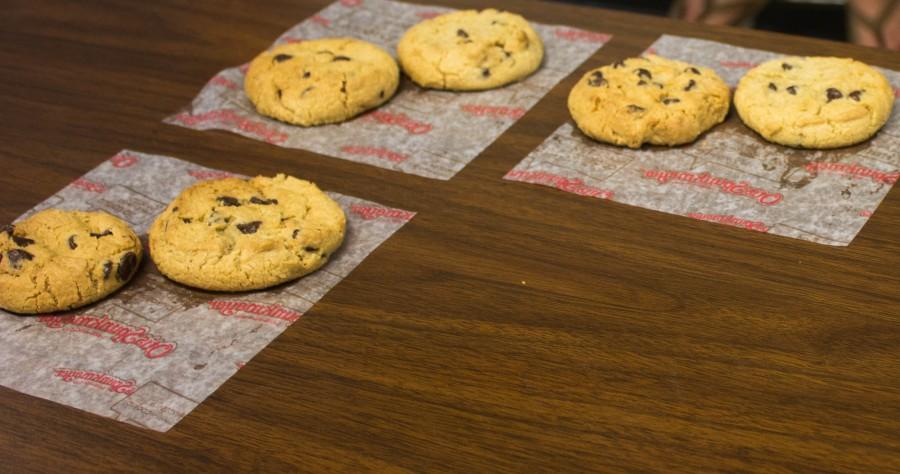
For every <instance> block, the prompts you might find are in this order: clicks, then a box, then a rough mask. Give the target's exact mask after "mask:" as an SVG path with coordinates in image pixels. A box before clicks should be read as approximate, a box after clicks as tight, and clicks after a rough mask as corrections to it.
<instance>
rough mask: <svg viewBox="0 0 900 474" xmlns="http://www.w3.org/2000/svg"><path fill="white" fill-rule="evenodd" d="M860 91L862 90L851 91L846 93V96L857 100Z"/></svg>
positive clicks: (860, 93) (860, 94)
mask: <svg viewBox="0 0 900 474" xmlns="http://www.w3.org/2000/svg"><path fill="white" fill-rule="evenodd" d="M862 93H863V91H853V92H851V93H849V94H847V97H849V98H851V99H853V100H855V101H857V102H859V98H860V96H862Z"/></svg>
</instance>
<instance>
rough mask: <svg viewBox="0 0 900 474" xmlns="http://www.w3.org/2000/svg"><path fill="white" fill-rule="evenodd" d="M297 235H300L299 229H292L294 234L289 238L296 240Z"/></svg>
mask: <svg viewBox="0 0 900 474" xmlns="http://www.w3.org/2000/svg"><path fill="white" fill-rule="evenodd" d="M299 233H300V229H294V233H293V234H291V238H292V239H296V238H297V234H299Z"/></svg>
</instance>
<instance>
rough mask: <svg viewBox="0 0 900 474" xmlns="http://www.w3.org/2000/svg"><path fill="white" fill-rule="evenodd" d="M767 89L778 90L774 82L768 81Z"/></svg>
mask: <svg viewBox="0 0 900 474" xmlns="http://www.w3.org/2000/svg"><path fill="white" fill-rule="evenodd" d="M769 90H771V91H777V90H778V86H776V85H775V83H774V82H770V83H769Z"/></svg>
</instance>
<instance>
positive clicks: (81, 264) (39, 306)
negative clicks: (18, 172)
mask: <svg viewBox="0 0 900 474" xmlns="http://www.w3.org/2000/svg"><path fill="white" fill-rule="evenodd" d="M142 255H143V252H142V249H141V241H140V240H139V239H138V237H137V235H135V234H134V231H132V230H131V228H130V227H129V226H128V224H126V223H125V222H123V221H122V220H121V219H119V218H117V217H114V216H112V215H110V214H107V213H105V212H80V211H63V210H59V209H47V210H45V211H41V212H38V213H37V214H34V215H33V216H31V217H29V218H27V219H25V220H23V221H21V222H19V223H17V224H15V225H8V226H5V227H3V228H2V230H0V288H2V289H3V291H0V308H3V309H6V310H9V311H13V312H16V313H23V314H35V313H49V312H53V311H61V310H67V309H73V308H77V307H80V306H84V305H86V304H88V303H92V302H94V301H97V300H99V299H101V298H103V297H105V296H106V295H108V294H110V293H112V292H113V291H116V290H117V289H119V287H121V286H122V285H124V284H125V283H126V282H127V281H128V280H130V279H131V276H132V275H134V272H135V270H136V269H137V267H138V265H140V262H141V256H142Z"/></svg>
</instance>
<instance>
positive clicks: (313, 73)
mask: <svg viewBox="0 0 900 474" xmlns="http://www.w3.org/2000/svg"><path fill="white" fill-rule="evenodd" d="M399 79H400V71H399V68H398V67H397V63H396V61H394V58H392V57H391V56H390V55H389V54H388V53H387V52H385V51H384V50H383V49H381V48H379V47H378V46H375V45H374V44H371V43H367V42H365V41H360V40H357V39H353V38H328V39H319V40H311V41H303V42H301V43H290V44H284V45H281V46H276V47H275V48H272V49H271V50H269V51H266V52H264V53H262V54H260V55H259V56H257V57H256V58H255V59H254V60H253V61H252V62H251V63H250V68H249V69H248V70H247V76H246V77H245V79H244V91H245V92H246V93H247V97H248V98H249V99H250V101H251V102H253V105H254V106H256V110H257V111H258V112H259V113H261V114H263V115H266V116H269V117H273V118H276V119H278V120H281V121H284V122H288V123H292V124H295V125H302V126H312V125H321V124H326V123H336V122H342V121H345V120H348V119H350V118H352V117H354V116H356V115H358V114H360V113H362V112H364V111H366V110H369V109H372V108H375V107H377V106H379V105H381V104H383V103H385V102H387V101H388V100H389V99H390V98H391V97H392V96H393V95H394V92H396V91H397V84H398V81H399Z"/></svg>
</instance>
